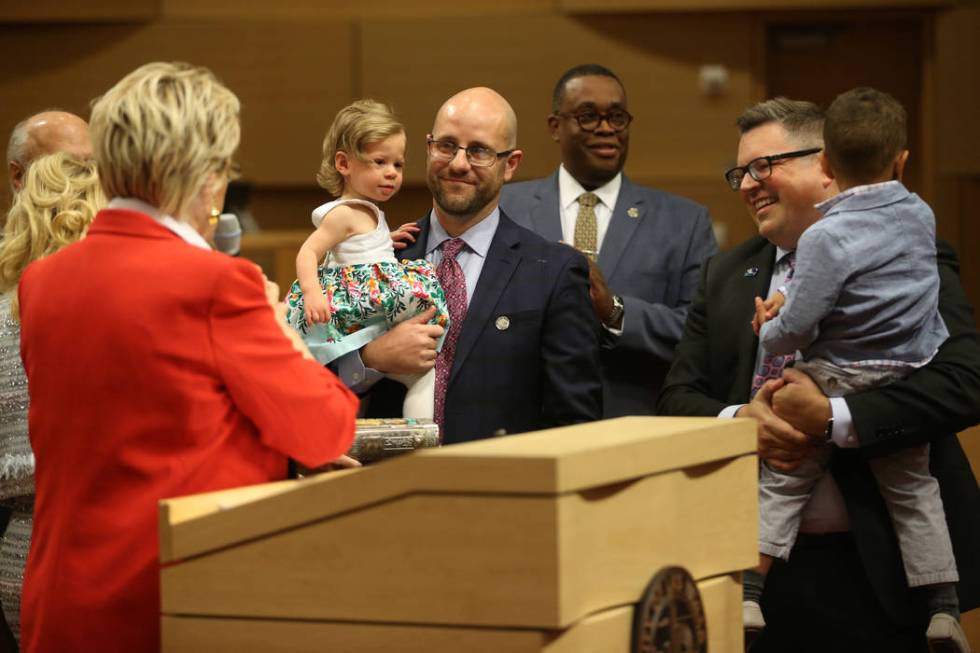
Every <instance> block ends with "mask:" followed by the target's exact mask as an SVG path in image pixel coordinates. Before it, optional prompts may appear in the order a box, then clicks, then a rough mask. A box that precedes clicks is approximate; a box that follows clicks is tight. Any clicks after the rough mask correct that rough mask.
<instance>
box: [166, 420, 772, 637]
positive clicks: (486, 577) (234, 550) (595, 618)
mask: <svg viewBox="0 0 980 653" xmlns="http://www.w3.org/2000/svg"><path fill="white" fill-rule="evenodd" d="M755 449H756V442H755V423H754V422H753V421H751V420H741V419H736V420H717V419H708V418H656V417H628V418H621V419H616V420H608V421H602V422H596V423H592V424H583V425H580V426H574V427H568V428H562V429H553V430H549V431H541V432H538V433H532V434H527V435H519V436H509V437H505V438H497V439H493V440H483V441H479V442H471V443H467V444H461V445H454V446H449V447H444V448H442V449H429V450H424V451H419V452H416V453H413V454H410V455H406V456H403V457H401V458H397V459H394V460H391V461H388V462H385V463H382V464H379V465H377V466H374V467H367V468H363V469H357V470H348V471H343V472H334V473H330V474H326V475H322V476H317V477H313V478H309V479H303V480H299V481H283V482H280V483H272V484H268V485H260V486H253V487H247V488H238V489H234V490H227V491H223V492H213V493H209V494H202V495H197V496H191V497H184V498H179V499H171V500H167V501H163V502H162V503H161V505H160V539H161V542H160V559H161V561H162V563H163V569H162V570H161V597H162V611H163V616H162V633H163V634H162V638H163V642H162V644H163V650H164V651H175V652H176V651H181V652H184V651H209V652H215V653H218V652H224V651H228V652H231V653H246V652H249V651H280V650H281V651H310V652H313V651H338V652H343V653H358V652H365V651H371V652H378V653H380V652H382V651H384V652H391V651H397V652H398V653H439V652H447V653H448V652H453V653H457V652H464V651H465V652H467V653H482V652H486V653H491V652H492V653H501V652H504V651H506V652H508V653H525V652H527V653H531V652H535V653H537V652H548V653H573V652H575V653H605V652H609V653H619V652H622V653H627V652H628V651H629V650H630V646H631V645H630V641H631V631H632V627H633V613H634V605H635V604H636V603H637V601H639V600H640V598H641V595H643V594H644V590H645V588H646V587H647V585H648V583H649V582H650V580H651V577H652V576H653V575H654V574H655V573H656V572H657V571H658V570H659V569H661V568H664V567H667V566H672V565H678V566H681V567H684V568H685V569H687V570H688V571H689V572H690V574H691V576H692V577H693V578H694V579H695V581H696V584H697V588H698V590H700V595H701V599H702V604H703V606H704V613H705V620H706V625H707V627H706V631H707V647H708V650H710V651H713V652H715V653H723V652H724V653H728V652H732V651H740V650H741V647H742V629H741V602H742V601H741V585H740V582H739V570H741V569H744V568H747V567H751V566H753V565H755V564H756V563H757V560H758V547H757V542H756V540H757V532H758V526H757V521H758V517H757V514H758V509H757V496H756V479H757V469H756V465H757V463H756V454H755Z"/></svg>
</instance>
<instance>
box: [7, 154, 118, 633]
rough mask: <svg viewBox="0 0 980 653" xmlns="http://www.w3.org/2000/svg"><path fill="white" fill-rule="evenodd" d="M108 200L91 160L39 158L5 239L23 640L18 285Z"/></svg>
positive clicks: (16, 622) (29, 499)
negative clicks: (31, 266) (31, 265)
mask: <svg viewBox="0 0 980 653" xmlns="http://www.w3.org/2000/svg"><path fill="white" fill-rule="evenodd" d="M104 205H105V196H104V195H103V194H102V188H101V187H100V186H99V180H98V177H97V175H96V172H95V163H94V162H91V161H85V162H83V161H78V160H75V159H72V158H70V157H69V156H68V155H66V154H60V153H59V154H53V155H50V156H46V157H42V158H40V159H38V160H37V161H35V162H34V163H33V164H32V165H31V167H30V168H29V169H28V171H27V174H26V175H25V177H24V180H23V187H22V189H21V191H20V192H19V193H18V194H17V196H16V197H15V199H14V205H13V207H12V208H11V209H10V213H9V214H8V215H7V223H6V227H5V228H4V235H3V241H2V243H0V292H2V293H3V294H2V296H0V503H2V504H3V505H4V506H5V507H6V508H8V509H9V510H10V511H11V517H10V522H9V524H8V526H7V530H6V532H5V533H4V535H3V539H2V540H0V603H2V604H3V612H4V616H5V618H6V620H7V625H9V626H10V630H11V632H12V633H13V635H14V638H16V639H18V640H19V638H20V593H21V587H22V585H23V583H24V562H25V560H26V558H27V548H28V545H29V544H30V540H31V511H32V507H33V503H34V454H33V453H31V443H30V441H29V440H28V437H27V404H28V399H27V378H26V377H25V376H24V366H23V364H22V363H21V360H20V323H19V322H18V320H17V294H16V290H17V282H18V281H19V280H20V275H21V273H22V272H23V271H24V268H25V267H27V264H28V263H30V262H31V261H34V260H36V259H39V258H41V257H42V256H47V255H48V254H51V253H53V252H56V251H58V250H59V249H61V248H62V247H64V246H65V245H68V244H71V243H73V242H75V241H76V240H78V239H79V238H81V237H82V236H83V235H84V234H85V230H86V229H88V226H89V224H90V223H91V222H92V218H93V217H94V216H95V213H96V212H97V211H98V210H99V209H100V208H102V207H103V206H104Z"/></svg>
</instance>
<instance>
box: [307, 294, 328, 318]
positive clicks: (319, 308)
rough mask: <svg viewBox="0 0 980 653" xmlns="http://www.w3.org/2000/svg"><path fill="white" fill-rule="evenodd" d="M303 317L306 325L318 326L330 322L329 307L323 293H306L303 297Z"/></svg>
mask: <svg viewBox="0 0 980 653" xmlns="http://www.w3.org/2000/svg"><path fill="white" fill-rule="evenodd" d="M303 315H304V317H306V323H307V324H320V323H323V322H327V321H329V320H330V305H329V304H327V298H326V297H324V296H323V293H320V292H315V293H307V294H305V295H304V297H303Z"/></svg>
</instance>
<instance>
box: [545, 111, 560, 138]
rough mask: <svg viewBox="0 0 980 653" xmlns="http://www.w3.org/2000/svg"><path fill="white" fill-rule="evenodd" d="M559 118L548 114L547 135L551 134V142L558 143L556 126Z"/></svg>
mask: <svg viewBox="0 0 980 653" xmlns="http://www.w3.org/2000/svg"><path fill="white" fill-rule="evenodd" d="M560 120H561V118H559V117H558V116H557V115H555V114H553V113H550V114H548V133H549V134H551V140H553V141H554V142H556V143H557V142H558V125H559V121H560Z"/></svg>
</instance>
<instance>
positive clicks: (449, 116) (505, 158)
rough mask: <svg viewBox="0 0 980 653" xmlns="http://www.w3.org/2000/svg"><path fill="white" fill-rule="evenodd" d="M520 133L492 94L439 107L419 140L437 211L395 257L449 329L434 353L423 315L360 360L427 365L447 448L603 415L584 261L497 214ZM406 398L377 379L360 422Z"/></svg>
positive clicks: (478, 91) (379, 365)
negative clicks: (442, 302) (429, 278)
mask: <svg viewBox="0 0 980 653" xmlns="http://www.w3.org/2000/svg"><path fill="white" fill-rule="evenodd" d="M516 134H517V119H516V116H515V115H514V112H513V109H511V107H510V105H509V104H508V103H507V101H506V100H505V99H504V98H503V97H501V96H500V95H498V94H497V93H496V92H495V91H493V90H491V89H488V88H474V89H469V90H466V91H462V92H460V93H458V94H456V95H454V96H453V97H452V98H450V99H449V100H447V101H446V103H445V104H444V105H443V106H442V108H441V109H440V110H439V113H438V114H437V115H436V119H435V123H434V125H433V127H432V133H431V134H429V135H428V137H427V141H428V147H427V157H426V162H427V182H428V186H429V190H431V191H432V195H433V199H434V206H433V209H432V211H431V212H430V214H429V215H427V216H425V217H424V218H422V220H420V221H419V222H418V223H417V224H416V225H414V226H413V227H410V228H408V229H405V230H402V233H403V234H405V233H407V234H408V237H407V239H408V241H411V242H410V244H409V246H408V247H407V248H405V249H403V250H402V251H401V252H400V253H399V256H400V257H402V258H409V259H414V258H426V259H428V260H430V261H431V262H432V263H433V265H435V266H436V267H437V273H438V275H439V278H440V282H441V283H442V285H443V287H444V289H445V291H446V294H447V299H448V304H449V309H450V316H451V318H452V324H451V326H450V328H449V331H448V332H447V333H446V339H445V342H444V343H443V346H442V350H441V351H440V352H439V353H438V355H436V352H435V341H436V338H438V336H439V335H441V331H442V330H441V328H440V327H436V326H431V325H428V324H426V323H425V320H426V319H427V317H430V316H431V315H423V316H421V319H415V320H411V321H409V322H406V323H403V324H401V325H398V326H396V327H394V328H393V329H391V330H390V331H388V332H387V333H386V334H385V335H383V336H381V337H379V338H378V339H376V340H374V341H372V342H371V343H369V344H368V345H366V346H365V347H364V348H363V349H362V351H361V359H362V362H363V364H364V365H365V366H366V367H367V368H369V369H370V368H373V369H374V370H379V371H383V372H388V373H395V374H399V373H419V372H424V371H426V370H427V369H430V368H432V367H433V366H435V368H436V410H435V413H436V420H437V421H439V422H440V423H441V425H442V435H443V442H444V443H447V444H450V443H454V442H462V441H466V440H475V439H481V438H488V437H491V436H493V435H501V434H505V433H522V432H526V431H534V430H538V429H542V428H549V427H554V426H562V425H566V424H575V423H579V422H586V421H591V420H596V419H599V418H600V417H601V415H602V390H601V383H600V380H599V374H598V347H599V345H598V324H597V323H596V320H595V316H594V314H593V312H592V308H591V306H590V303H589V291H588V264H587V263H586V260H585V257H584V256H582V255H581V254H580V253H578V252H576V251H575V250H573V249H572V248H570V247H565V246H563V245H559V244H557V243H549V242H547V241H545V240H544V239H543V238H541V237H539V236H537V235H535V234H534V233H532V232H530V231H528V230H526V229H524V228H522V227H520V226H518V225H516V224H514V223H513V222H512V221H511V220H510V219H509V218H508V217H507V215H506V214H505V213H504V212H503V211H501V210H500V209H499V208H498V201H499V197H500V188H501V186H502V185H503V183H504V182H505V181H507V180H509V179H510V178H511V176H512V175H513V174H514V170H516V169H517V166H518V164H519V163H520V160H521V157H522V155H523V153H522V152H521V150H519V149H517V144H516ZM457 250H458V253H457ZM349 362H350V361H349V360H348V361H342V362H341V368H340V369H341V376H342V377H344V378H350V379H352V380H355V378H356V377H357V376H360V377H361V378H362V379H363V378H364V376H365V375H370V372H369V369H368V370H364V371H363V372H362V371H361V370H357V369H355V370H353V372H351V371H350V370H345V369H344V368H345V367H347V363H349ZM440 377H441V378H440ZM368 380H369V381H370V379H368ZM403 397H404V387H402V386H401V385H400V384H395V383H393V382H391V381H381V382H378V383H377V385H376V386H375V387H374V388H373V390H372V392H371V397H370V400H369V401H370V404H369V411H368V414H369V415H370V416H393V415H400V414H401V402H402V399H403Z"/></svg>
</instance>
